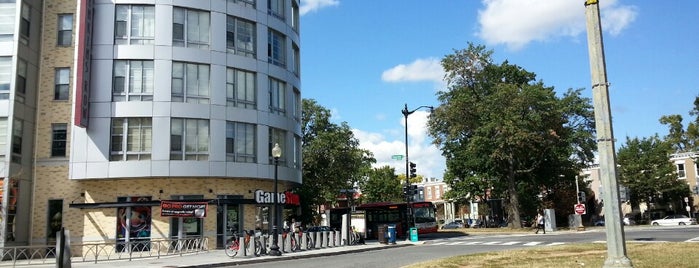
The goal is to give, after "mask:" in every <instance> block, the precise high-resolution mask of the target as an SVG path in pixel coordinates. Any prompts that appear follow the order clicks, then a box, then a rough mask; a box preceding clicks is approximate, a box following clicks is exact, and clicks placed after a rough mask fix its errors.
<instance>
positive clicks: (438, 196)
mask: <svg viewBox="0 0 699 268" xmlns="http://www.w3.org/2000/svg"><path fill="white" fill-rule="evenodd" d="M434 199H437V200H439V199H442V192H441V191H440V190H439V187H435V188H434Z"/></svg>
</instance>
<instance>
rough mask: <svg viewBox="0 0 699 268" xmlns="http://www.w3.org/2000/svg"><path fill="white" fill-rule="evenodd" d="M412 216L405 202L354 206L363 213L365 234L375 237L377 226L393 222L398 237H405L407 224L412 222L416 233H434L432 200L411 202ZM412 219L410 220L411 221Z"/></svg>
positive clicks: (434, 213)
mask: <svg viewBox="0 0 699 268" xmlns="http://www.w3.org/2000/svg"><path fill="white" fill-rule="evenodd" d="M410 205H411V207H412V210H413V215H414V217H413V218H410V217H409V214H408V204H407V203H393V202H380V203H370V204H362V205H359V206H357V207H356V210H357V212H360V213H361V212H363V213H364V219H365V224H366V236H367V238H368V239H376V238H377V237H378V233H379V226H382V225H384V224H388V225H391V224H395V226H396V234H397V236H398V237H405V235H406V234H407V231H408V228H409V226H412V225H413V224H414V226H415V227H417V231H418V234H427V233H436V232H437V217H436V208H435V206H434V204H432V202H412V203H410ZM411 221H412V222H411Z"/></svg>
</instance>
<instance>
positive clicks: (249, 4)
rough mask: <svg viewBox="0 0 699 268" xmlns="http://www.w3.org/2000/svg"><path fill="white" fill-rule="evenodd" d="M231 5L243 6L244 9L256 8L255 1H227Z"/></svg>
mask: <svg viewBox="0 0 699 268" xmlns="http://www.w3.org/2000/svg"><path fill="white" fill-rule="evenodd" d="M226 2H227V3H228V4H229V5H230V4H235V5H242V6H244V7H249V8H252V9H254V8H255V0H227V1H226Z"/></svg>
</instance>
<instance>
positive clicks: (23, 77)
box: [15, 59, 27, 103]
mask: <svg viewBox="0 0 699 268" xmlns="http://www.w3.org/2000/svg"><path fill="white" fill-rule="evenodd" d="M15 93H16V94H17V95H16V97H15V99H16V100H17V101H18V102H20V103H24V95H25V94H26V93H27V62H26V61H25V60H23V59H19V60H18V61H17V78H16V79H15Z"/></svg>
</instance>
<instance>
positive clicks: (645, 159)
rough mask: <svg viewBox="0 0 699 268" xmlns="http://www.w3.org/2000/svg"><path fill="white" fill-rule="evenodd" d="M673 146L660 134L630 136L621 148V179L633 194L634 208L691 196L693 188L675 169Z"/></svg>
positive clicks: (619, 157)
mask: <svg viewBox="0 0 699 268" xmlns="http://www.w3.org/2000/svg"><path fill="white" fill-rule="evenodd" d="M672 151H673V148H672V144H671V143H670V142H668V141H663V140H661V139H660V138H659V137H658V135H657V134H656V135H655V136H653V137H650V138H643V139H640V140H639V139H638V138H633V139H631V138H629V137H626V144H625V145H624V146H622V147H620V148H619V152H618V153H617V159H618V163H619V169H618V170H619V178H620V180H621V183H622V184H623V185H625V186H626V187H628V188H629V190H630V191H631V198H630V202H631V206H632V207H633V208H634V209H635V210H638V209H639V204H640V203H642V202H647V203H655V204H660V205H666V204H668V203H669V202H672V201H678V200H682V198H683V197H684V196H689V194H690V193H689V188H688V187H687V184H686V183H685V182H683V181H679V180H677V173H676V171H675V167H674V165H673V164H672V162H670V158H669V155H670V153H672Z"/></svg>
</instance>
